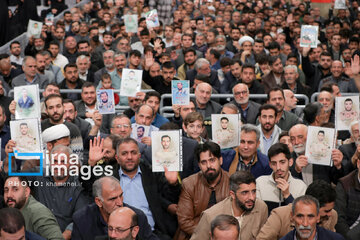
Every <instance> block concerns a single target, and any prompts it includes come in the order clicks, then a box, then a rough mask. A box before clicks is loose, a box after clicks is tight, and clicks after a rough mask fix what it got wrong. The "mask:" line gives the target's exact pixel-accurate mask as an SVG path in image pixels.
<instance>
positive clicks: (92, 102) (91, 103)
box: [85, 99, 96, 106]
mask: <svg viewBox="0 0 360 240" xmlns="http://www.w3.org/2000/svg"><path fill="white" fill-rule="evenodd" d="M95 103H96V99H94V100H93V101H91V102H90V103H87V102H85V104H86V106H93V105H94V104H95Z"/></svg>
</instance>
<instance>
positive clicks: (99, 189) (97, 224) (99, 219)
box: [71, 176, 158, 240]
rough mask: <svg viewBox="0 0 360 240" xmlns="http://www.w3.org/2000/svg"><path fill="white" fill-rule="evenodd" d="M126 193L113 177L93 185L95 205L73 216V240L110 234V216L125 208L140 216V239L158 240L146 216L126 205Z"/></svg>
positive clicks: (88, 206)
mask: <svg viewBox="0 0 360 240" xmlns="http://www.w3.org/2000/svg"><path fill="white" fill-rule="evenodd" d="M123 194H124V192H123V190H122V188H121V186H120V183H119V180H118V179H116V178H114V177H112V176H107V177H102V178H100V179H98V180H96V181H95V182H94V184H93V195H94V197H95V203H92V204H90V205H87V206H85V207H83V208H82V209H80V210H79V211H77V212H76V213H75V214H74V215H73V222H74V226H73V231H72V233H71V238H72V239H82V240H88V239H94V238H95V237H96V236H103V235H107V234H108V223H109V217H110V214H111V213H112V212H113V211H116V210H118V209H121V208H123V207H129V208H131V209H132V210H133V211H134V212H135V213H136V215H137V216H138V225H139V237H141V238H142V239H153V240H155V239H158V238H157V237H156V236H155V235H154V234H153V233H152V231H151V228H150V226H149V223H148V221H147V219H146V216H145V214H144V213H143V212H142V211H141V210H139V209H137V208H135V207H132V206H129V205H128V204H126V203H124V202H123V200H124V196H123Z"/></svg>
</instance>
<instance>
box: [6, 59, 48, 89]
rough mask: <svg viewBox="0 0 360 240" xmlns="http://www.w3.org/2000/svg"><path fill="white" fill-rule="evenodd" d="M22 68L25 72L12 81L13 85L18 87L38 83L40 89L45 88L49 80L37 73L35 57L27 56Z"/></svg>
mask: <svg viewBox="0 0 360 240" xmlns="http://www.w3.org/2000/svg"><path fill="white" fill-rule="evenodd" d="M22 69H23V71H24V73H23V74H20V75H19V76H17V77H16V78H14V79H13V80H12V82H11V86H12V87H13V88H14V87H18V86H23V85H35V84H38V85H39V88H40V89H44V88H45V86H46V85H47V84H48V82H49V80H48V79H47V78H45V77H44V76H42V75H40V74H38V73H36V60H35V58H33V57H30V56H26V57H25V58H24V61H23V66H22Z"/></svg>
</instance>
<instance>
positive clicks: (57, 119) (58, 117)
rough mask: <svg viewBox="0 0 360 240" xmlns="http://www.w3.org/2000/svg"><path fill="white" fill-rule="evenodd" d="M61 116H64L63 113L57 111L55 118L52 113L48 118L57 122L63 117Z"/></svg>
mask: <svg viewBox="0 0 360 240" xmlns="http://www.w3.org/2000/svg"><path fill="white" fill-rule="evenodd" d="M63 116H64V113H61V114H60V113H57V117H56V118H55V117H54V115H52V116H50V115H49V118H50V119H51V120H52V121H54V122H58V121H60V120H61V119H62V118H63Z"/></svg>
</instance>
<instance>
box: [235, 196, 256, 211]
mask: <svg viewBox="0 0 360 240" xmlns="http://www.w3.org/2000/svg"><path fill="white" fill-rule="evenodd" d="M249 201H251V202H253V206H252V207H251V208H248V207H246V206H245V204H244V203H242V202H241V201H240V200H239V199H238V198H237V196H236V194H235V203H236V206H237V207H238V208H241V209H242V210H243V211H245V212H251V211H252V210H253V209H254V207H255V201H253V200H248V202H249Z"/></svg>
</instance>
